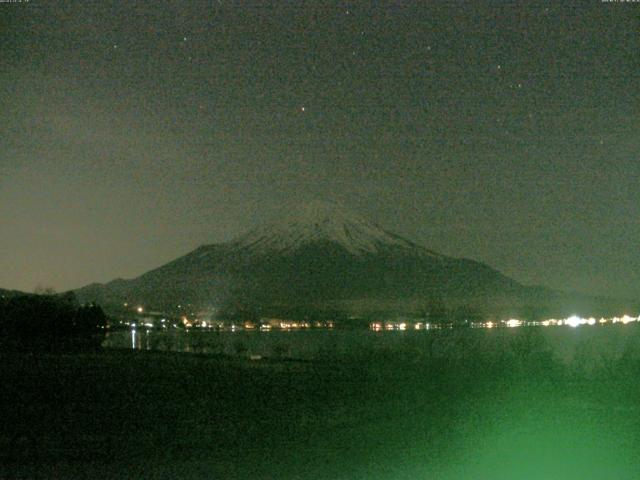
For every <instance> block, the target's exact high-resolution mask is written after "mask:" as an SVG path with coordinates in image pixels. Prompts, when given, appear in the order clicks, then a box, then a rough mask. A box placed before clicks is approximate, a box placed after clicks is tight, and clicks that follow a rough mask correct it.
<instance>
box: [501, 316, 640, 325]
mask: <svg viewBox="0 0 640 480" xmlns="http://www.w3.org/2000/svg"><path fill="white" fill-rule="evenodd" d="M639 321H640V316H638V317H631V316H629V315H623V316H622V317H612V318H600V320H596V319H595V318H594V317H589V318H583V317H579V316H578V315H572V316H570V317H567V318H561V319H556V318H550V319H548V320H542V321H540V322H524V321H522V320H517V319H515V318H512V319H510V320H506V321H505V320H502V323H503V324H504V325H506V326H507V327H520V326H522V325H527V326H543V327H549V326H560V325H567V326H569V327H573V328H575V327H579V326H580V325H595V324H596V323H598V324H601V325H602V324H606V323H622V324H624V325H626V324H627V323H631V322H639Z"/></svg>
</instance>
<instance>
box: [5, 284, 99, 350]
mask: <svg viewBox="0 0 640 480" xmlns="http://www.w3.org/2000/svg"><path fill="white" fill-rule="evenodd" d="M106 324H107V318H106V316H105V314H104V312H103V310H102V308H100V307H99V306H97V305H95V304H89V305H80V303H79V302H78V299H77V298H76V296H75V294H73V293H72V292H69V293H64V294H59V295H55V294H48V295H38V294H22V295H13V296H10V297H3V298H0V346H1V348H3V349H5V350H20V351H34V350H37V351H51V352H55V351H65V352H67V351H83V350H97V349H99V348H100V346H101V344H102V341H103V339H104V333H105V328H106Z"/></svg>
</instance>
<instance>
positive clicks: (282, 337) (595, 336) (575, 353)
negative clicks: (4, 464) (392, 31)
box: [103, 323, 640, 367]
mask: <svg viewBox="0 0 640 480" xmlns="http://www.w3.org/2000/svg"><path fill="white" fill-rule="evenodd" d="M532 338H533V339H534V341H535V345H533V347H532V348H548V349H550V350H551V352H552V353H553V355H554V356H555V357H556V358H557V359H559V360H561V361H563V362H564V363H572V362H580V363H584V364H589V365H591V366H594V367H595V366H597V365H601V364H602V363H604V362H611V361H618V360H620V359H623V358H627V357H628V358H631V357H633V358H637V356H640V325H638V324H637V323H634V324H629V325H622V324H618V325H607V326H598V325H596V326H580V327H578V328H572V327H569V326H559V327H522V328H498V329H468V328H459V329H450V330H439V331H428V332H427V331H390V332H387V331H382V332H374V331H371V330H366V329H361V330H357V329H354V330H352V329H339V328H336V329H308V330H295V331H269V332H261V331H246V330H244V331H236V332H229V331H202V330H199V329H190V330H183V329H166V330H161V329H140V328H138V329H132V330H120V331H112V332H109V333H108V334H107V337H106V339H105V341H104V344H103V345H104V346H105V347H106V348H128V349H136V350H151V351H176V352H186V353H204V354H225V355H240V356H246V357H251V358H254V359H256V360H258V359H260V358H293V359H300V360H318V359H326V358H338V359H340V358H342V359H350V358H352V359H364V358H367V357H371V356H375V357H384V356H386V355H392V356H393V355H403V356H405V357H409V358H411V357H412V356H415V357H416V358H423V357H425V355H428V356H430V357H448V358H456V357H461V356H464V355H466V354H467V353H468V352H471V351H473V352H479V351H480V352H481V351H488V352H494V353H495V352H497V351H501V350H509V349H511V350H513V348H514V344H516V343H518V342H519V343H518V344H522V339H527V342H529V343H530V342H531V339H532ZM527 348H529V347H527ZM587 366H588V365H587Z"/></svg>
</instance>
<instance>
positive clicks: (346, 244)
mask: <svg viewBox="0 0 640 480" xmlns="http://www.w3.org/2000/svg"><path fill="white" fill-rule="evenodd" d="M77 293H78V295H79V296H80V298H81V299H82V300H83V301H93V300H95V301H98V302H100V303H103V304H110V303H114V304H115V303H121V302H140V303H143V304H145V305H149V306H154V307H157V308H165V309H167V308H171V307H175V306H176V305H178V304H184V303H192V304H195V305H200V306H214V307H220V308H225V307H227V306H229V305H238V304H241V305H252V306H257V307H260V308H263V307H269V306H280V307H291V306H294V305H308V306H313V307H314V308H320V309H323V308H335V307H336V306H342V307H344V306H349V305H355V304H358V305H360V306H361V307H360V308H365V309H366V308H368V307H367V305H369V306H372V305H377V306H379V305H394V306H393V307H392V308H399V307H398V305H403V304H410V303H414V304H415V302H416V301H424V300H425V299H431V298H443V299H446V300H447V301H448V302H456V303H461V304H468V305H479V306H483V307H486V306H487V305H503V306H510V305H521V304H523V303H526V302H527V298H528V297H531V298H533V297H535V295H538V294H537V293H536V291H534V290H532V289H530V288H528V287H524V286H523V285H521V284H519V283H518V282H516V281H514V280H512V279H510V278H508V277H506V276H504V275H502V274H501V273H500V272H498V271H496V270H494V269H492V268H490V267H488V266H487V265H484V264H482V263H479V262H476V261H473V260H467V259H456V258H451V257H447V256H444V255H441V254H438V253H436V252H433V251H431V250H429V249H427V248H424V247H422V246H420V245H417V244H415V243H414V242H411V241H410V240H407V239H404V238H402V237H400V236H398V235H395V234H393V233H391V232H388V231H387V230H385V229H383V228H381V227H380V226H378V225H376V224H374V223H371V222H368V221H366V220H364V219H363V218H361V217H360V216H358V215H355V214H353V213H351V212H349V211H346V210H345V209H343V208H340V207H339V206H336V205H334V204H328V203H320V202H314V203H311V204H306V205H302V206H301V207H299V208H298V209H296V210H295V211H292V212H290V213H289V214H288V215H286V216H285V217H283V218H282V219H280V220H278V221H276V222H273V223H269V224H266V225H263V226H260V227H257V228H255V229H254V230H252V231H250V232H248V233H246V234H244V235H242V236H240V237H238V238H236V239H234V240H232V241H230V242H226V243H221V244H214V245H205V246H202V247H199V248H197V249H196V250H194V251H192V252H191V253H188V254H187V255H185V256H183V257H180V258H178V259H176V260H174V261H172V262H170V263H168V264H166V265H163V266H161V267H159V268H157V269H154V270H151V271H149V272H147V273H145V274H143V275H141V276H139V277H137V278H135V279H132V280H121V279H119V280H115V281H113V282H110V283H108V284H106V285H100V284H93V285H90V286H87V287H85V288H83V289H80V290H78V291H77ZM363 306H364V307H363ZM370 308H373V307H370ZM376 308H378V307H376ZM390 308H391V307H390ZM402 308H404V307H402Z"/></svg>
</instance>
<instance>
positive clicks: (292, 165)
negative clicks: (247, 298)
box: [0, 0, 640, 296]
mask: <svg viewBox="0 0 640 480" xmlns="http://www.w3.org/2000/svg"><path fill="white" fill-rule="evenodd" d="M0 22H1V28H0V39H1V42H2V43H1V45H2V54H1V57H0V62H1V68H0V105H1V108H0V119H1V122H2V134H1V135H0V287H3V288H15V289H22V290H27V291H32V290H33V289H34V287H36V286H37V285H41V286H52V287H54V288H56V289H57V290H64V289H68V288H76V287H80V286H83V285H86V284H88V283H91V282H95V281H100V282H105V281H109V280H112V279H114V278H116V277H124V278H129V277H133V276H137V275H139V274H141V273H143V272H145V271H147V270H149V269H151V268H154V267H157V266H160V265H161V264H163V263H165V262H167V261H169V260H172V259H174V258H176V257H178V256H180V255H183V254H185V253H187V252H188V251H190V250H192V249H193V248H195V247H197V246H199V245H201V244H207V243H215V242H219V241H224V240H228V239H230V238H232V237H233V236H235V235H237V234H240V233H243V232H244V231H245V230H247V229H248V228H250V227H252V226H254V225H255V224H256V223H257V222H259V221H261V220H262V219H264V218H269V217H271V216H273V215H274V214H275V212H276V211H278V210H279V209H282V208H285V209H286V208H287V207H288V206H290V205H292V204H294V203H298V202H300V201H304V200H305V199H307V198H310V197H313V198H318V197H320V198H324V199H329V200H337V201H339V202H341V203H342V204H344V205H346V206H348V207H349V208H352V209H354V210H356V211H359V212H360V213H362V214H364V215H365V216H366V217H368V218H370V219H372V220H374V221H376V222H378V223H380V224H381V225H383V226H385V227H387V228H388V229H390V230H392V231H396V232H398V233H400V234H402V235H404V236H407V237H409V238H411V239H413V240H415V241H417V242H419V243H421V244H423V245H425V246H427V247H429V248H431V249H434V250H436V251H439V252H441V253H444V254H448V255H453V256H463V257H469V258H473V259H476V260H481V261H483V262H486V263H488V264H489V265H491V266H493V267H495V268H497V269H499V270H500V271H502V272H503V273H505V274H507V275H510V276H512V277H513V278H515V279H517V280H519V281H522V282H524V283H536V284H544V285H547V286H550V287H555V288H561V289H565V290H579V291H585V292H595V293H602V294H607V295H616V296H633V295H637V294H640V249H639V248H638V246H639V245H640V201H639V200H640V182H639V179H640V163H639V155H638V152H640V109H639V106H640V93H639V92H640V88H639V87H640V75H639V74H640V61H639V59H640V57H639V55H640V3H630V2H629V3H622V2H617V3H613V2H601V1H600V0H589V1H585V2H582V3H580V2H577V1H573V0H572V1H568V0H566V1H552V2H546V3H545V2H538V1H532V2H515V1H514V2H503V1H495V2H488V1H473V2H471V1H470V2H464V3H463V2H453V1H441V2H435V1H434V2H427V1H423V2H393V3H383V2H367V3H365V2H321V1H308V2H302V1H300V2H298V1H287V2H284V1H283V2H255V3H254V2H241V1H235V2H229V1H226V0H222V1H214V2H195V1H179V2H178V1H176V2H161V1H148V2H122V1H118V2H111V1H105V0H101V1H91V0H85V1H82V2H73V1H64V2H62V1H52V0H30V1H29V2H25V1H24V0H23V2H22V3H8V2H3V3H0Z"/></svg>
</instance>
